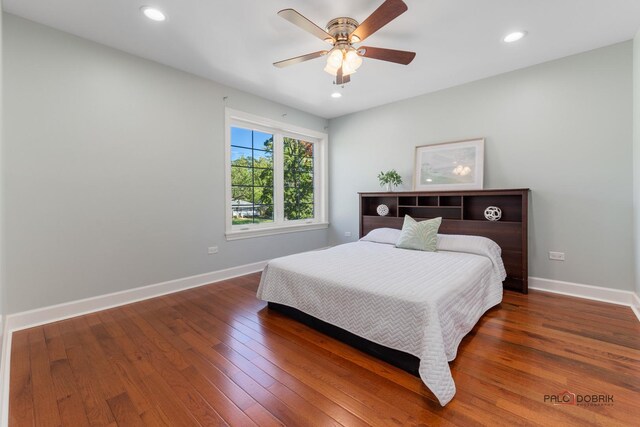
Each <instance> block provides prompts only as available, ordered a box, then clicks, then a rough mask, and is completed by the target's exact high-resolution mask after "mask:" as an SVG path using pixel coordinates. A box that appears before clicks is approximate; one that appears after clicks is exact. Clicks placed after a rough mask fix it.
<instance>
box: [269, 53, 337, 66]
mask: <svg viewBox="0 0 640 427" xmlns="http://www.w3.org/2000/svg"><path fill="white" fill-rule="evenodd" d="M327 53H329V52H328V51H326V50H319V51H317V52H313V53H307V54H306V55H301V56H296V57H295V58H289V59H285V60H284V61H278V62H274V63H273V65H275V66H276V67H278V68H284V67H288V66H289V65H294V64H299V63H301V62H304V61H308V60H310V59H316V58H320V57H321V56H324V55H326V54H327Z"/></svg>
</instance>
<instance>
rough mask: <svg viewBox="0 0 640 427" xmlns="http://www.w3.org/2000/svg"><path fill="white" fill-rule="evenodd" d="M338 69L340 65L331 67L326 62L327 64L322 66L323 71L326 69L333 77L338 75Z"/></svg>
mask: <svg viewBox="0 0 640 427" xmlns="http://www.w3.org/2000/svg"><path fill="white" fill-rule="evenodd" d="M339 69H340V67H332V66H331V65H329V64H327V66H326V67H324V71H326V72H327V73H329V74H331V75H332V76H334V77H335V76H337V75H338V70H339Z"/></svg>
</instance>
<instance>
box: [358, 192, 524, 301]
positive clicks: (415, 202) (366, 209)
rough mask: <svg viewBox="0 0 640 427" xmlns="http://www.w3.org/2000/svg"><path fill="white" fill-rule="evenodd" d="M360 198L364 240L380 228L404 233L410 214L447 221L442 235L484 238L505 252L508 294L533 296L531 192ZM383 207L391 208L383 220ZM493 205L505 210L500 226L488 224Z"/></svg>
mask: <svg viewBox="0 0 640 427" xmlns="http://www.w3.org/2000/svg"><path fill="white" fill-rule="evenodd" d="M359 194H360V237H362V236H364V235H365V234H367V233H368V232H369V231H371V230H373V229H375V228H381V227H389V228H398V229H400V228H402V223H403V221H404V216H405V215H410V216H411V217H413V218H415V219H417V220H421V219H430V218H437V217H442V225H441V226H440V230H439V233H443V234H469V235H474V236H484V237H487V238H489V239H491V240H493V241H495V242H496V243H497V244H498V245H500V247H501V248H502V260H503V262H504V266H505V269H506V270H507V278H506V280H505V281H504V288H505V289H512V290H516V291H519V292H522V293H525V294H526V293H527V292H528V277H529V268H528V263H527V259H528V255H527V230H528V223H527V211H528V201H529V189H526V188H519V189H512V190H474V191H446V192H445V191H439V192H428V193H425V192H419V191H413V192H387V193H359ZM380 204H385V205H387V206H388V207H389V213H388V215H386V216H380V215H378V213H377V211H376V209H377V207H378V206H379V205H380ZM488 206H497V207H499V208H500V209H501V210H502V218H501V219H500V220H499V221H488V220H487V219H486V218H485V216H484V211H485V209H486V208H487V207H488Z"/></svg>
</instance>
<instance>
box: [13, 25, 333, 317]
mask: <svg viewBox="0 0 640 427" xmlns="http://www.w3.org/2000/svg"><path fill="white" fill-rule="evenodd" d="M4 24H5V25H4V61H5V74H4V87H5V93H4V102H5V111H4V114H5V116H4V118H5V128H4V142H5V153H4V154H5V167H6V170H5V180H6V182H5V187H4V191H3V194H2V197H3V200H2V202H3V204H6V210H5V215H6V217H5V221H6V223H7V224H9V227H7V228H6V230H5V232H6V233H5V239H6V246H5V254H4V255H5V259H6V272H5V273H6V274H5V279H6V281H5V283H4V285H5V286H6V287H7V289H6V290H7V295H6V297H7V301H8V306H7V307H6V309H7V313H15V312H19V311H23V310H28V309H33V308H37V307H42V306H49V305H53V304H56V303H62V302H65V301H70V300H76V299H80V298H85V297H91V296H95V295H102V294H106V293H110V292H114V291H119V290H124V289H129V288H134V287H138V286H143V285H149V284H153V283H158V282H162V281H166V280H171V279H176V278H182V277H186V276H190V275H195V274H200V273H206V272H211V271H215V270H219V269H223V268H227V267H231V266H237V265H242V264H247V263H251V262H255V261H259V260H264V259H268V258H272V257H274V256H281V255H285V254H290V253H294V252H301V251H305V250H310V249H314V248H318V247H323V246H326V245H327V243H328V240H327V230H319V231H307V232H302V233H292V234H286V235H281V236H274V237H263V238H257V239H249V240H241V241H234V242H226V241H225V238H224V229H225V227H224V221H225V216H224V209H225V206H224V203H223V201H224V194H225V193H224V103H223V100H222V98H223V96H228V97H229V98H228V100H227V104H228V106H229V107H232V108H235V109H238V110H243V111H246V112H249V113H253V114H259V115H263V116H266V117H269V118H273V119H276V120H280V121H286V122H289V123H293V124H296V125H298V126H303V127H307V128H310V129H314V130H319V131H323V130H324V129H325V127H326V126H327V121H326V120H324V119H321V118H318V117H315V116H312V115H309V114H306V113H303V112H300V111H296V110H293V109H291V108H289V107H285V106H283V105H279V104H275V103H273V102H270V101H268V100H265V99H261V98H258V97H256V96H253V95H249V94H247V93H243V92H240V91H237V90H233V89H230V88H228V87H224V86H221V85H219V84H216V83H213V82H211V81H208V80H204V79H201V78H198V77H195V76H192V75H190V74H187V73H184V72H181V71H177V70H175V69H171V68H168V67H165V66H163V65H160V64H157V63H154V62H150V61H147V60H143V59H140V58H137V57H134V56H131V55H128V54H125V53H122V52H120V51H117V50H113V49H111V48H107V47H105V46H102V45H99V44H96V43H93V42H90V41H87V40H83V39H80V38H77V37H74V36H71V35H69V34H66V33H62V32H59V31H56V30H53V29H51V28H47V27H44V26H42V25H39V24H35V23H33V22H30V21H26V20H23V19H21V18H17V17H15V16H12V15H5V22H4ZM284 113H286V114H287V116H286V118H284V119H283V118H282V114H284ZM213 245H218V246H219V248H220V253H219V254H217V255H208V254H207V247H208V246H213Z"/></svg>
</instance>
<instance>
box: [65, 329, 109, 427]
mask: <svg viewBox="0 0 640 427" xmlns="http://www.w3.org/2000/svg"><path fill="white" fill-rule="evenodd" d="M59 327H60V333H61V336H62V339H63V341H64V344H65V352H66V353H67V360H68V362H69V366H70V367H71V371H72V373H73V379H74V381H75V383H76V385H77V388H78V391H79V392H80V396H81V397H82V403H83V405H84V408H85V413H86V415H87V418H88V420H89V423H90V424H102V425H106V424H109V423H112V422H114V421H115V419H114V418H113V414H112V413H111V409H110V408H109V405H108V404H107V401H106V398H107V397H106V396H105V393H104V392H103V390H102V386H101V384H100V382H99V381H96V373H95V372H94V371H93V367H92V366H91V363H90V361H89V360H88V358H87V356H86V354H85V352H84V348H83V346H82V343H81V339H80V334H78V332H77V330H76V328H75V327H74V322H73V319H71V320H65V321H62V322H60V323H59Z"/></svg>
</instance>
